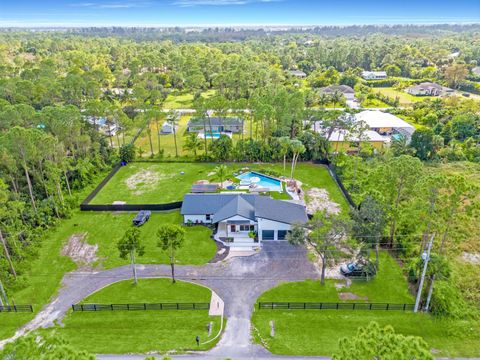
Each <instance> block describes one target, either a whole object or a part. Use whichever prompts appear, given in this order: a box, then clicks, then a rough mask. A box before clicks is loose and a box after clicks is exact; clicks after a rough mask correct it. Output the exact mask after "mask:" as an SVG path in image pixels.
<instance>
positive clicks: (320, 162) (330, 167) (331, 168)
mask: <svg viewBox="0 0 480 360" xmlns="http://www.w3.org/2000/svg"><path fill="white" fill-rule="evenodd" d="M314 164H317V165H324V166H326V167H327V169H328V172H329V173H330V175H331V177H332V178H333V180H335V182H336V183H337V185H338V187H339V188H340V190H341V191H342V193H343V195H344V196H345V199H347V202H348V203H349V204H350V206H352V207H354V208H356V207H357V205H356V204H355V202H354V201H353V199H352V196H351V195H350V193H349V192H348V190H347V188H346V187H345V185H343V182H342V180H341V179H340V177H339V176H338V174H337V171H336V170H335V167H334V166H333V165H332V163H331V162H330V161H329V160H326V159H322V160H315V161H314Z"/></svg>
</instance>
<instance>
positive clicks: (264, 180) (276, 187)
mask: <svg viewBox="0 0 480 360" xmlns="http://www.w3.org/2000/svg"><path fill="white" fill-rule="evenodd" d="M252 178H259V179H260V181H257V182H254V184H256V185H258V186H259V187H262V188H269V189H270V191H278V192H281V191H283V189H282V182H281V181H280V180H277V179H274V178H271V177H269V176H265V175H262V174H259V173H256V172H253V171H249V172H246V173H243V174H241V175H239V176H237V179H239V180H240V181H242V182H245V183H248V182H250V181H251V179H252Z"/></svg>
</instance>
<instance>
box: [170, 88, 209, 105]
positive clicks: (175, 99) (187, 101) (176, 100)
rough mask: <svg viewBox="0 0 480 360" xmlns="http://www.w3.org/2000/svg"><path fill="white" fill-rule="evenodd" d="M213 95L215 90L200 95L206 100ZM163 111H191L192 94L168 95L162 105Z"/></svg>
mask: <svg viewBox="0 0 480 360" xmlns="http://www.w3.org/2000/svg"><path fill="white" fill-rule="evenodd" d="M213 95H215V90H207V91H205V92H203V93H202V97H203V98H205V99H208V98H209V97H212V96H213ZM163 107H164V108H165V109H191V108H192V107H193V94H192V93H185V94H180V93H171V94H168V96H167V98H166V99H165V102H164V103H163Z"/></svg>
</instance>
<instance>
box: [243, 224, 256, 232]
mask: <svg viewBox="0 0 480 360" xmlns="http://www.w3.org/2000/svg"><path fill="white" fill-rule="evenodd" d="M252 227H253V228H254V226H253V225H240V231H253V229H252Z"/></svg>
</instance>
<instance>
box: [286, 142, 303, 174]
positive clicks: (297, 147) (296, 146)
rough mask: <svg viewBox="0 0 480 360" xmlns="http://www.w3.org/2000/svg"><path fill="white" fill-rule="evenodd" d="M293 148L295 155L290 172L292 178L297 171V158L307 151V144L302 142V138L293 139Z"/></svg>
mask: <svg viewBox="0 0 480 360" xmlns="http://www.w3.org/2000/svg"><path fill="white" fill-rule="evenodd" d="M290 146H291V149H292V152H293V157H292V170H291V172H290V178H291V179H293V174H294V172H295V167H296V166H297V160H298V158H299V156H300V154H303V153H304V152H305V150H306V149H305V146H304V145H303V144H302V142H301V141H300V140H292V141H291V145H290Z"/></svg>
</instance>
